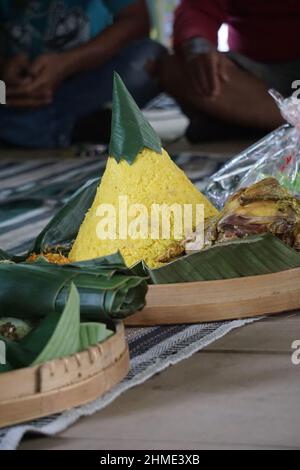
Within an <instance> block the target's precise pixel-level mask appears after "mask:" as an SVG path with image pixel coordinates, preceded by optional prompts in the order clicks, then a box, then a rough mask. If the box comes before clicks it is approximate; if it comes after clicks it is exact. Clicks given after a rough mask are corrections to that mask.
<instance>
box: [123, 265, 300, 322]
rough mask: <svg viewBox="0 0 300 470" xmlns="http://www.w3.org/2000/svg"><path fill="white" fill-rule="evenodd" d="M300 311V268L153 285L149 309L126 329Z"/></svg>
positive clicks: (141, 312)
mask: <svg viewBox="0 0 300 470" xmlns="http://www.w3.org/2000/svg"><path fill="white" fill-rule="evenodd" d="M298 309H300V268H293V269H287V270H283V271H279V272H276V273H271V274H261V275H257V276H248V277H246V276H245V277H236V278H232V279H218V280H214V281H211V280H203V281H196V282H195V281H194V282H183V283H172V284H152V285H150V286H149V291H148V294H147V304H146V306H145V308H144V309H143V310H142V311H140V312H137V313H136V314H134V315H133V316H131V317H129V318H127V319H126V320H125V324H126V326H135V327H138V326H140V327H141V326H156V325H171V324H195V323H203V322H216V321H226V320H237V319H243V318H254V317H259V316H265V315H275V314H279V313H283V312H287V311H294V310H298Z"/></svg>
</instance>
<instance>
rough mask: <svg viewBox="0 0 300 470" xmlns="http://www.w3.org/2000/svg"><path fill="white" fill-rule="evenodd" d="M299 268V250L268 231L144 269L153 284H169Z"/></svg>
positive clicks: (231, 277)
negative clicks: (267, 232)
mask: <svg viewBox="0 0 300 470" xmlns="http://www.w3.org/2000/svg"><path fill="white" fill-rule="evenodd" d="M298 267H300V252H297V251H295V250H294V249H292V248H289V247H288V246H286V245H285V244H284V243H283V242H282V241H281V240H279V238H276V237H274V236H272V235H270V234H267V235H263V236H255V237H249V238H245V239H241V240H235V241H232V242H230V243H223V244H220V245H215V246H213V247H211V248H208V249H206V250H203V251H200V252H196V253H193V254H189V255H186V256H183V257H182V258H178V259H177V260H175V261H173V262H171V263H169V264H167V265H166V266H163V267H161V268H158V269H153V270H151V269H149V268H146V269H147V271H148V273H149V276H150V278H151V281H152V282H153V283H154V284H172V283H179V282H193V281H213V280H220V279H233V278H237V277H244V276H256V275H260V274H270V273H275V272H280V271H284V270H287V269H292V268H298Z"/></svg>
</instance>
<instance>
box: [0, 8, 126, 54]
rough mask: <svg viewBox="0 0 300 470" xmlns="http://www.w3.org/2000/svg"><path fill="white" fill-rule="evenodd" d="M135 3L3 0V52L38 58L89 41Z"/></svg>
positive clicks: (0, 31) (0, 35) (0, 20)
mask: <svg viewBox="0 0 300 470" xmlns="http://www.w3.org/2000/svg"><path fill="white" fill-rule="evenodd" d="M132 3H135V0H44V1H37V0H0V52H1V54H3V55H4V56H5V57H10V56H12V55H15V54H18V53H21V52H25V53H27V54H29V55H30V56H31V57H36V56H37V55H39V54H41V53H43V52H57V51H63V50H67V49H71V48H73V47H78V46H80V45H81V44H83V43H85V42H87V41H89V40H90V39H92V38H93V37H95V36H97V35H98V34H99V33H101V32H102V31H103V30H104V29H106V28H107V27H108V26H109V25H110V24H112V22H113V21H114V17H115V16H116V15H117V14H118V13H119V12H120V11H121V10H122V9H123V8H126V7H127V6H128V5H130V4H132Z"/></svg>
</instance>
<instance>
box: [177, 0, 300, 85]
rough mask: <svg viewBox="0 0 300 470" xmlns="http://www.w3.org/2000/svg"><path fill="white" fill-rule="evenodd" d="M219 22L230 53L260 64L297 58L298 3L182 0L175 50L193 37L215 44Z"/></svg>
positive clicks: (281, 0)
mask: <svg viewBox="0 0 300 470" xmlns="http://www.w3.org/2000/svg"><path fill="white" fill-rule="evenodd" d="M222 23H227V24H228V26H229V47H230V50H232V51H235V52H240V53H241V54H244V55H246V56H248V57H250V58H251V59H254V60H257V61H260V62H283V61H289V60H294V59H300V0H182V1H181V4H180V5H179V7H178V8H177V11H176V14H175V26H174V43H175V47H178V46H179V45H180V44H181V43H182V42H184V41H185V40H187V39H191V38H193V37H196V36H201V37H204V38H206V39H208V40H209V41H211V42H212V43H213V44H214V45H217V43H218V30H219V28H220V26H221V25H222ZM299 79H300V77H299Z"/></svg>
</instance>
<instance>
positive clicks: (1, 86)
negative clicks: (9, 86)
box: [0, 80, 6, 104]
mask: <svg viewBox="0 0 300 470" xmlns="http://www.w3.org/2000/svg"><path fill="white" fill-rule="evenodd" d="M0 104H6V85H5V83H4V82H3V81H2V80H0Z"/></svg>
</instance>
